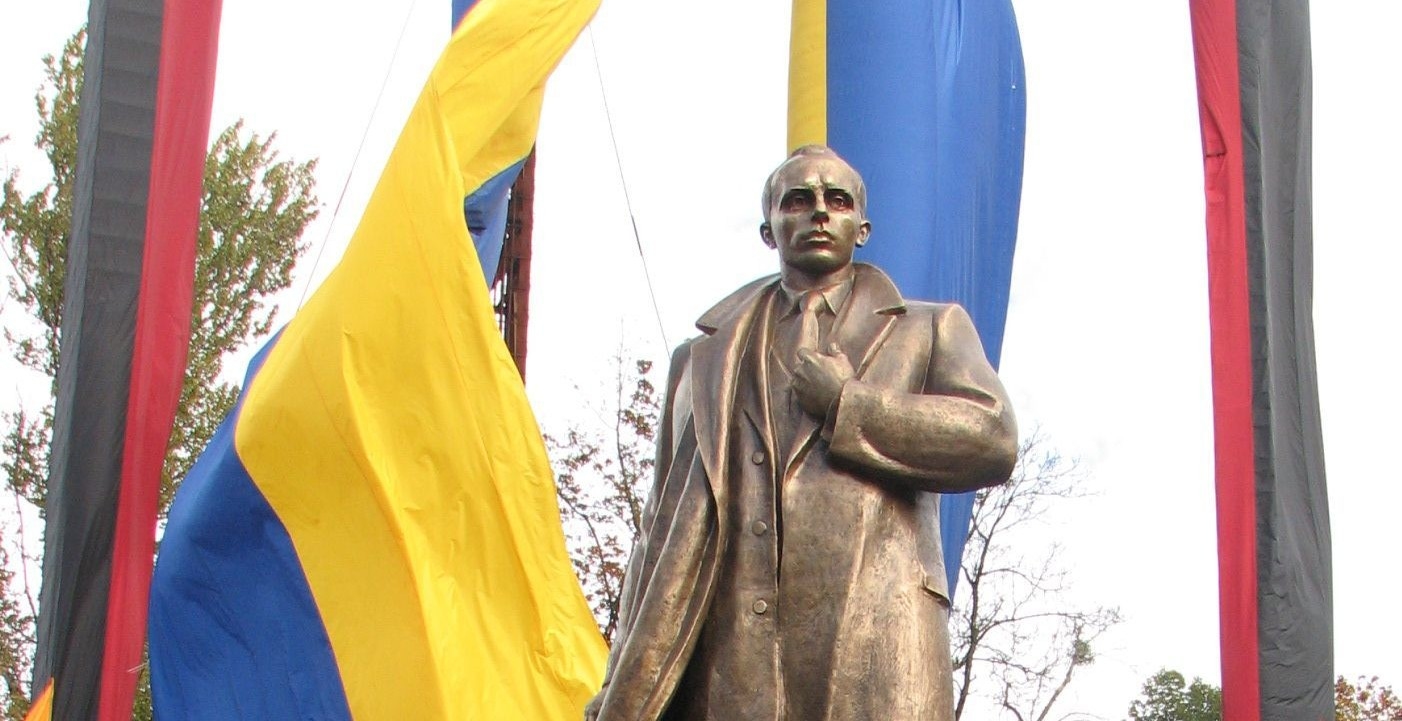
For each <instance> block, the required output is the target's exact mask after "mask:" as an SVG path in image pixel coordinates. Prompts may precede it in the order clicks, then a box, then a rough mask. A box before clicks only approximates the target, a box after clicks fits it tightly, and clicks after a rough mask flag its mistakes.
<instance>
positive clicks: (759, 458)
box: [750, 451, 764, 466]
mask: <svg viewBox="0 0 1402 721" xmlns="http://www.w3.org/2000/svg"><path fill="white" fill-rule="evenodd" d="M750 462H751V463H753V464H755V465H756V466H758V465H759V464H761V463H764V451H755V452H754V453H751V454H750Z"/></svg>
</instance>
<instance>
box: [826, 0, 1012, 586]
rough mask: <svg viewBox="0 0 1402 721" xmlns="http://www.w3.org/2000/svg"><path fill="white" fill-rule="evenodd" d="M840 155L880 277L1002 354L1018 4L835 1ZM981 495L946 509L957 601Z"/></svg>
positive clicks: (946, 542)
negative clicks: (861, 186) (946, 304)
mask: <svg viewBox="0 0 1402 721" xmlns="http://www.w3.org/2000/svg"><path fill="white" fill-rule="evenodd" d="M827 34H828V45H827V73H828V118H827V120H828V144H829V145H830V146H832V147H833V148H834V149H836V150H837V152H838V153H839V154H841V155H842V156H843V157H845V158H846V159H847V160H848V161H849V162H851V163H852V164H853V165H854V166H855V167H856V168H857V170H858V171H859V172H860V173H861V174H862V176H863V178H864V179H865V180H866V182H867V188H868V191H869V192H868V195H869V197H870V205H869V207H868V213H869V215H870V217H871V221H872V225H873V230H872V237H871V242H870V243H868V244H867V246H866V247H865V248H862V249H861V250H860V251H859V252H858V258H859V259H860V260H864V261H867V262H871V263H875V264H876V265H879V266H881V267H882V268H883V269H884V270H886V271H887V272H888V273H889V274H890V275H891V277H892V278H893V279H894V280H895V281H896V284H897V286H898V287H900V289H901V292H902V293H903V294H905V295H906V296H907V297H910V298H918V299H922V300H934V301H955V302H958V303H960V304H961V305H963V306H964V307H965V308H966V309H967V310H968V311H969V315H971V316H972V317H973V320H974V325H975V326H976V327H977V328H978V331H979V335H980V336H981V337H982V339H983V345H984V349H985V350H986V351H987V353H988V357H989V359H990V360H991V361H992V363H993V365H994V367H997V365H998V360H999V357H1000V356H1001V354H1002V349H1003V324H1004V321H1005V319H1006V317H1007V310H1008V286H1009V284H1010V282H1011V279H1012V260H1013V247H1014V243H1015V240H1016V237H1017V213H1018V204H1019V202H1020V199H1021V195H1022V156H1023V139H1024V135H1025V127H1026V123H1025V120H1026V87H1025V82H1024V76H1023V64H1022V49H1021V42H1020V41H1019V39H1018V32H1017V23H1016V20H1015V18H1014V17H1013V9H1012V5H1011V3H1010V0H979V1H978V2H973V1H965V0H885V1H883V2H879V3H872V2H866V1H865V0H828V15H827ZM972 509H973V494H961V495H954V496H945V497H944V498H943V499H941V509H940V511H941V519H942V520H941V529H940V532H941V536H942V541H943V546H944V554H945V567H946V570H947V571H948V574H949V588H950V592H951V593H953V592H954V589H955V586H956V584H957V581H958V572H959V559H960V558H962V556H963V548H964V541H965V539H966V537H967V535H968V528H969V518H970V515H971V512H972Z"/></svg>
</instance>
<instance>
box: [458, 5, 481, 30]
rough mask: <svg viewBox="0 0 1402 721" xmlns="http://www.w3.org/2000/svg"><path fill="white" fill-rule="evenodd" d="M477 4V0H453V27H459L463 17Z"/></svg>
mask: <svg viewBox="0 0 1402 721" xmlns="http://www.w3.org/2000/svg"><path fill="white" fill-rule="evenodd" d="M476 4H477V0H453V27H457V26H458V23H460V22H462V18H463V16H464V15H466V14H467V11H468V10H471V9H472V6H473V5H476Z"/></svg>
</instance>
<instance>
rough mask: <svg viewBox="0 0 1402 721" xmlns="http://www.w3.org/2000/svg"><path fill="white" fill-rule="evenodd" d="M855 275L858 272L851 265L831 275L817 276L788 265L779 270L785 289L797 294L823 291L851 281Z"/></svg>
mask: <svg viewBox="0 0 1402 721" xmlns="http://www.w3.org/2000/svg"><path fill="white" fill-rule="evenodd" d="M855 275H856V271H855V270H853V268H852V264H851V263H848V264H847V265H844V266H842V267H841V268H838V269H837V270H834V271H832V272H831V273H819V274H816V275H815V274H813V273H807V272H804V271H801V270H798V269H797V268H791V267H789V266H787V265H786V266H783V267H782V268H780V269H779V279H780V281H781V282H783V284H784V287H785V288H788V289H789V290H791V291H793V292H795V293H803V292H805V291H809V290H821V289H823V288H827V287H830V286H834V285H837V284H838V283H842V282H845V281H848V280H851V279H852V277H853V276H855Z"/></svg>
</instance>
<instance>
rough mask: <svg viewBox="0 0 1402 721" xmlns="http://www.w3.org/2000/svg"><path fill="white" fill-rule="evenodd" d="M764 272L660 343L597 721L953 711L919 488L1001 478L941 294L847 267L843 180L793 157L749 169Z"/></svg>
mask: <svg viewBox="0 0 1402 721" xmlns="http://www.w3.org/2000/svg"><path fill="white" fill-rule="evenodd" d="M763 205H764V218H765V220H764V223H763V225H761V226H760V235H761V236H762V237H763V239H764V242H765V244H766V245H768V246H769V247H771V248H776V249H777V250H778V251H779V259H780V262H781V265H780V272H779V275H778V276H770V277H766V278H761V279H759V280H757V281H754V282H753V283H750V284H749V285H746V286H745V287H743V288H741V289H739V290H738V291H736V292H735V293H733V294H731V295H730V297H728V298H726V299H725V300H723V301H721V302H720V304H719V305H717V306H715V307H714V308H712V309H711V310H710V311H708V312H707V313H706V314H705V315H703V316H702V317H701V320H700V321H699V322H698V323H697V325H698V327H700V329H701V330H702V331H703V335H701V336H699V337H697V338H695V339H693V340H690V341H687V342H686V343H683V344H682V345H681V347H680V348H678V349H677V350H676V352H675V353H674V355H673V356H672V368H671V372H670V373H669V377H668V380H667V400H666V404H665V410H664V413H663V417H662V422H661V424H660V426H659V432H658V454H657V457H658V462H657V476H656V479H655V482H654V485H653V488H652V494H651V496H650V497H649V499H648V503H647V508H646V511H645V518H644V524H643V529H642V534H641V537H640V538H639V539H638V543H637V546H636V547H635V548H634V549H633V556H632V559H631V561H630V562H629V565H628V571H627V579H626V581H625V583H624V590H623V597H622V609H621V620H620V624H619V627H618V632H617V635H616V636H615V638H614V642H613V648H612V650H611V652H610V655H609V670H608V675H607V678H606V680H605V681H604V687H603V689H602V690H601V691H600V692H599V695H598V696H597V697H596V698H595V699H594V701H593V702H591V703H590V705H589V707H588V708H587V709H586V711H585V716H586V718H589V719H594V718H597V719H598V721H664V720H665V721H760V720H764V721H778V720H780V719H784V720H787V721H931V720H936V721H944V720H950V719H953V718H954V710H953V704H952V699H951V697H952V684H953V682H952V679H951V670H950V653H949V631H948V618H949V617H948V614H949V595H948V591H947V588H946V583H945V568H944V561H943V558H942V554H941V551H940V542H939V532H938V528H939V502H938V501H939V497H938V495H937V494H938V493H942V492H960V491H968V490H973V489H975V488H980V487H983V486H988V485H993V484H997V483H1001V482H1003V481H1004V480H1006V479H1007V478H1008V475H1009V474H1010V473H1011V472H1012V467H1013V462H1014V457H1015V455H1016V448H1017V430H1016V427H1015V422H1014V420H1013V413H1012V410H1011V409H1010V408H1009V407H1008V399H1007V396H1006V394H1005V392H1004V390H1003V387H1002V384H1001V383H999V381H998V377H997V376H996V375H995V374H994V372H993V369H992V368H991V367H990V366H989V364H988V361H987V360H986V358H985V357H984V353H983V347H982V346H981V345H980V343H979V339H978V335H977V333H976V332H975V330H974V327H973V324H972V323H971V322H970V320H969V317H968V315H967V314H966V313H965V312H964V310H963V309H962V308H960V307H959V306H957V305H947V304H937V303H919V302H907V301H904V300H902V299H901V296H900V294H899V293H898V292H897V290H896V288H895V286H894V285H893V284H892V283H891V281H890V279H888V278H887V277H886V275H885V274H883V273H882V272H881V271H880V270H878V269H877V268H875V267H872V266H869V265H864V264H861V263H853V262H852V253H853V250H854V249H855V248H856V247H857V246H860V245H862V244H864V243H865V242H866V241H867V239H868V237H869V235H870V233H871V224H870V223H869V222H868V221H867V219H866V190H865V187H864V186H863V184H862V179H861V177H860V176H859V175H858V174H857V172H856V171H855V170H854V169H853V168H852V167H851V166H850V165H848V164H847V163H846V162H845V161H844V160H842V159H841V158H840V157H838V156H837V154H836V153H834V152H832V151H831V150H829V149H828V148H825V147H821V146H808V147H805V148H800V149H799V150H798V151H796V152H795V153H794V154H793V155H791V156H790V157H789V159H788V160H786V161H785V162H784V163H783V164H781V165H780V166H779V167H778V169H776V170H775V171H774V173H773V174H772V175H771V176H770V177H769V180H768V182H767V183H766V184H765V187H764V194H763Z"/></svg>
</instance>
